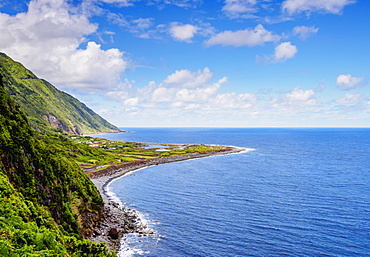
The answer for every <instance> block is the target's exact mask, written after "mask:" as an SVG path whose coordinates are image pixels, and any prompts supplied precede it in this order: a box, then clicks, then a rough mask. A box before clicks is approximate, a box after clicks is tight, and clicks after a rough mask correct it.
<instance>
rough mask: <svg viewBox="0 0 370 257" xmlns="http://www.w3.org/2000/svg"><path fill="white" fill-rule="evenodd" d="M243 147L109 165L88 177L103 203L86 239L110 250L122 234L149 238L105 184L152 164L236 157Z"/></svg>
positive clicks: (115, 248) (133, 216)
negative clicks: (98, 217) (98, 218)
mask: <svg viewBox="0 0 370 257" xmlns="http://www.w3.org/2000/svg"><path fill="white" fill-rule="evenodd" d="M246 150H247V149H245V148H240V147H234V146H230V147H228V150H226V151H219V152H209V153H195V154H188V155H179V156H172V157H162V158H156V159H147V160H141V161H133V162H130V163H126V164H124V165H122V166H120V167H117V166H111V167H108V168H107V169H104V170H100V171H97V172H95V173H93V174H90V177H89V178H90V180H91V181H92V182H93V184H94V185H95V186H96V188H97V189H98V191H99V193H100V195H101V197H102V199H103V202H104V210H103V213H102V214H103V219H102V220H101V222H100V224H98V225H97V226H96V227H95V229H94V231H93V233H92V236H91V237H90V238H89V239H90V240H91V241H93V242H97V243H100V242H104V243H105V244H106V245H107V247H108V248H109V249H110V250H111V251H118V250H119V249H120V240H121V238H122V237H123V235H124V234H128V233H138V234H141V235H144V236H152V235H153V232H152V231H147V230H146V226H145V225H143V224H141V222H140V218H139V216H138V214H137V212H136V211H135V210H131V209H127V210H126V209H123V207H122V206H120V204H119V203H118V202H115V201H114V200H113V199H112V198H111V197H110V195H109V190H108V185H109V183H110V182H111V181H112V180H114V179H116V178H119V177H122V176H124V175H127V174H128V173H130V172H133V171H136V170H139V169H142V168H147V167H150V166H153V165H160V164H165V163H170V162H178V161H185V160H190V159H197V158H204V157H210V156H217V155H228V154H236V153H241V152H244V151H246Z"/></svg>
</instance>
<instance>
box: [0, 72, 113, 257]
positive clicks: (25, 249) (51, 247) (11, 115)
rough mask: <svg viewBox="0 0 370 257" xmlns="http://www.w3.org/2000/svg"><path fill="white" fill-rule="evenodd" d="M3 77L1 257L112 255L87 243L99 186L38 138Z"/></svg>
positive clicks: (0, 119)
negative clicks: (85, 237)
mask: <svg viewBox="0 0 370 257" xmlns="http://www.w3.org/2000/svg"><path fill="white" fill-rule="evenodd" d="M3 75H4V74H3V71H2V70H0V256H111V254H110V253H108V250H107V248H106V247H105V246H104V245H103V244H99V245H98V244H95V243H91V242H90V241H89V240H86V239H83V235H88V234H89V233H90V232H91V226H92V225H93V224H94V223H95V222H96V221H97V220H98V219H99V218H100V214H99V213H100V210H101V209H102V207H103V202H102V199H101V197H100V195H99V193H98V192H97V190H96V188H95V186H94V185H93V184H92V183H91V181H90V180H89V179H88V178H87V177H86V175H84V174H83V172H82V171H81V169H80V168H79V167H78V165H77V164H76V163H75V162H73V161H70V160H69V159H68V158H69V156H68V155H66V154H65V153H64V151H62V149H59V148H58V145H53V144H50V141H49V140H48V137H49V136H46V135H39V136H36V135H35V132H34V131H33V130H32V129H31V128H30V126H29V125H28V122H27V119H26V117H25V115H24V114H23V113H22V111H21V110H20V108H19V107H18V106H17V105H16V104H15V103H14V101H13V100H12V99H11V97H10V96H9V95H8V94H7V93H6V92H5V90H4V86H3V83H4V79H3V77H4V76H3ZM7 82H9V80H7ZM51 140H53V141H54V142H57V141H59V142H60V141H61V140H63V139H58V138H57V137H54V138H52V139H51ZM59 145H63V143H62V142H60V143H59ZM31 254H32V255H31Z"/></svg>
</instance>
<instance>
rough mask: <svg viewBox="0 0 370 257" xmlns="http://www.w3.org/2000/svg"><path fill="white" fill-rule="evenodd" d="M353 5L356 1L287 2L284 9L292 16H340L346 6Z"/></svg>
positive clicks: (289, 0)
mask: <svg viewBox="0 0 370 257" xmlns="http://www.w3.org/2000/svg"><path fill="white" fill-rule="evenodd" d="M353 3H356V0H285V1H284V2H283V3H282V9H283V10H284V11H286V12H287V13H288V14H290V15H293V14H296V13H301V12H308V13H311V12H323V13H332V14H340V13H341V12H342V10H343V8H344V7H345V6H346V5H349V4H353Z"/></svg>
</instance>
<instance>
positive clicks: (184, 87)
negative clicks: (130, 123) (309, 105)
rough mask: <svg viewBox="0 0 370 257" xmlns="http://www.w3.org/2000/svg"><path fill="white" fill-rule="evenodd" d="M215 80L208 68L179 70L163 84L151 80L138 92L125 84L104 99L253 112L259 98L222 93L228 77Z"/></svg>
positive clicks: (127, 103) (140, 105) (145, 105)
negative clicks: (221, 90)
mask: <svg viewBox="0 0 370 257" xmlns="http://www.w3.org/2000/svg"><path fill="white" fill-rule="evenodd" d="M212 78H213V73H212V72H211V71H210V70H209V68H207V67H206V68H204V69H203V70H198V71H195V72H192V71H190V70H186V69H184V70H178V71H175V72H174V73H172V74H170V75H168V76H167V77H166V79H164V80H163V81H162V83H159V84H157V83H155V82H154V81H151V82H149V83H148V85H147V86H145V87H142V88H137V89H135V90H134V88H133V87H132V85H131V84H130V83H129V82H128V81H126V83H123V85H121V86H120V87H118V88H116V90H114V91H110V92H108V93H106V94H105V96H106V97H109V98H112V99H116V100H118V101H121V102H122V103H123V104H124V105H125V106H130V107H133V106H135V107H138V108H151V109H153V108H160V109H171V108H181V109H183V110H195V109H198V110H223V109H230V108H232V109H250V108H253V107H254V106H255V105H256V102H257V97H256V96H255V95H254V94H250V93H245V94H239V95H236V94H235V93H225V94H220V93H219V90H220V88H221V87H222V85H224V84H225V83H227V82H228V80H227V77H223V78H221V79H219V80H217V81H216V82H214V83H210V82H211V80H212Z"/></svg>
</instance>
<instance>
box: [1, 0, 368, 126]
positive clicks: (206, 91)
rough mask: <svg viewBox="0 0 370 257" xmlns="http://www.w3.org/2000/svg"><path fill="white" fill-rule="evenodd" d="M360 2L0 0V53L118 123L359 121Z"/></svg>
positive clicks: (364, 91)
mask: <svg viewBox="0 0 370 257" xmlns="http://www.w3.org/2000/svg"><path fill="white" fill-rule="evenodd" d="M369 13H370V1H368V0H281V1H273V0H215V1H205V0H146V1H144V0H73V1H67V0H30V1H29V0H0V52H4V53H6V54H7V55H8V56H10V57H11V58H13V59H14V60H16V61H19V62H22V63H23V64H24V65H25V66H26V67H27V68H28V69H30V70H32V71H33V72H34V73H35V74H36V75H37V76H38V77H40V78H43V79H46V80H47V81H49V82H51V83H52V84H53V85H55V86H56V87H57V88H58V89H60V90H62V91H64V92H67V93H69V94H71V95H73V96H74V97H76V98H78V99H79V100H80V101H82V102H83V103H85V104H86V105H87V106H89V107H90V108H91V109H93V110H94V111H95V112H97V113H98V114H100V115H101V116H102V117H104V118H105V119H107V120H108V121H109V122H111V123H113V124H115V125H117V126H119V127H369V126H370V90H369V78H370V19H369Z"/></svg>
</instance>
